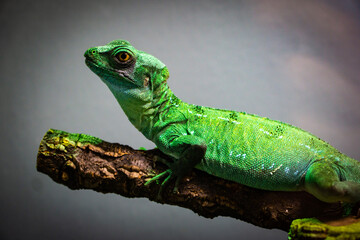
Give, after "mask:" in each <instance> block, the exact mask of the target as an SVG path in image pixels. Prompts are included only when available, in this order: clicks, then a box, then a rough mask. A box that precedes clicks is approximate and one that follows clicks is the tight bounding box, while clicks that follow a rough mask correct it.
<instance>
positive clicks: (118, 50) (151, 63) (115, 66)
mask: <svg viewBox="0 0 360 240" xmlns="http://www.w3.org/2000/svg"><path fill="white" fill-rule="evenodd" d="M84 56H85V62H86V65H87V66H88V67H89V68H90V69H91V70H92V71H93V72H94V73H95V74H97V75H98V76H99V77H100V78H101V80H102V81H103V82H104V83H105V84H106V85H108V87H109V88H110V90H111V91H112V92H113V93H114V95H115V97H116V98H117V100H118V101H119V100H120V99H121V98H123V97H125V96H126V97H127V100H129V97H130V98H132V99H133V100H140V101H149V99H150V98H152V96H153V94H154V92H155V91H156V89H158V88H159V87H160V86H161V85H164V83H166V80H167V79H168V77H169V72H168V70H167V68H166V66H165V65H164V64H163V63H162V62H161V61H160V60H158V59H157V58H155V57H153V56H151V55H150V54H147V53H145V52H142V51H139V50H137V49H135V48H134V47H133V46H131V45H130V43H129V42H127V41H125V40H115V41H112V42H110V43H108V44H106V45H104V46H99V47H93V48H90V49H88V50H87V51H86V52H85V54H84Z"/></svg>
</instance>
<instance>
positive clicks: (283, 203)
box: [37, 129, 359, 231]
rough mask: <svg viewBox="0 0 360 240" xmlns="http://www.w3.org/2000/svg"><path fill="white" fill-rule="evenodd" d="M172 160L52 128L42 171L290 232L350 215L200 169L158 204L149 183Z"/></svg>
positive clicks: (43, 147)
mask: <svg viewBox="0 0 360 240" xmlns="http://www.w3.org/2000/svg"><path fill="white" fill-rule="evenodd" d="M155 156H160V157H162V158H166V156H164V155H163V154H162V153H161V152H160V151H158V150H148V151H143V150H134V149H132V148H131V147H129V146H125V145H120V144H118V143H108V142H105V141H102V140H100V139H98V138H95V137H92V136H88V135H84V134H74V133H67V132H64V131H59V130H53V129H50V130H49V131H48V132H47V133H46V134H45V136H44V138H43V140H42V141H41V144H40V147H39V152H38V157H37V169H38V171H40V172H42V173H45V174H47V175H49V176H50V177H51V178H52V179H53V180H54V181H55V182H57V183H61V184H63V185H65V186H67V187H69V188H71V189H92V190H95V191H98V192H102V193H116V194H119V195H122V196H125V197H129V198H133V197H146V198H149V199H150V200H151V201H155V202H159V203H166V204H171V205H177V206H181V207H185V208H189V209H191V210H193V211H194V212H196V213H198V214H199V215H201V216H203V217H207V218H214V217H216V216H230V217H233V218H236V219H240V220H243V221H246V222H249V223H252V224H254V225H256V226H260V227H264V228H278V229H282V230H285V231H288V229H289V227H290V224H291V222H292V221H293V220H294V219H298V218H308V217H317V218H318V219H321V220H322V221H329V220H334V219H340V218H341V217H342V215H343V213H344V212H345V211H348V212H351V211H352V212H353V214H355V211H357V209H358V207H359V206H358V205H357V206H351V207H350V208H349V207H348V208H347V209H345V208H344V206H342V205H341V204H340V203H333V204H329V203H324V202H321V201H319V200H318V199H316V198H315V197H313V196H312V195H310V194H308V193H306V192H273V191H264V190H259V189H254V188H250V187H246V186H244V185H241V184H238V183H234V182H231V181H227V180H224V179H221V178H217V177H214V176H211V175H209V174H207V173H205V172H202V171H199V170H196V169H194V170H193V171H192V172H191V174H189V175H188V176H187V177H185V178H184V179H183V181H182V182H181V184H180V186H179V192H178V193H173V192H172V189H173V187H174V185H173V184H174V182H171V183H170V184H168V185H167V186H166V187H165V189H164V190H163V192H162V199H157V198H156V196H157V193H158V191H159V186H160V185H159V184H156V183H152V184H150V185H149V186H144V183H145V182H146V181H147V180H149V179H150V178H151V177H152V176H154V175H156V174H159V173H161V172H163V171H164V170H166V166H164V165H163V164H161V163H159V162H155V161H153V159H154V157H155Z"/></svg>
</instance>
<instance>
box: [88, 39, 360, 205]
mask: <svg viewBox="0 0 360 240" xmlns="http://www.w3.org/2000/svg"><path fill="white" fill-rule="evenodd" d="M85 57H86V64H87V65H88V67H89V68H90V69H91V70H92V71H93V72H94V73H96V74H97V75H98V76H99V77H100V78H101V79H102V81H103V82H104V83H105V84H106V85H107V86H108V87H109V89H110V90H111V92H112V93H113V94H114V96H115V98H116V99H117V101H118V102H119V104H120V105H121V107H122V109H123V110H124V112H125V114H126V115H127V117H128V118H129V120H130V122H131V123H132V124H133V125H134V126H135V127H136V128H137V129H138V130H139V131H141V132H142V133H143V134H144V136H145V137H146V138H148V139H150V140H151V141H153V142H154V143H155V144H156V146H157V147H158V148H159V149H160V150H161V151H162V152H164V153H165V154H167V155H169V156H170V157H171V158H172V161H166V162H165V163H166V164H167V165H168V166H169V169H168V170H167V171H166V172H164V173H162V174H160V175H158V176H156V177H154V178H153V179H152V180H150V182H152V181H154V180H156V179H159V178H161V177H165V176H167V177H166V179H165V181H164V182H163V183H165V182H166V181H167V180H168V179H170V178H171V177H176V183H175V188H177V185H178V184H179V181H180V179H181V178H182V177H183V176H184V175H185V174H186V173H188V172H189V171H190V170H191V169H192V168H193V167H196V168H198V169H200V170H203V171H205V172H207V173H209V174H212V175H215V176H218V177H221V178H224V179H227V180H232V181H235V182H238V183H241V184H245V185H247V186H250V187H255V188H259V189H264V190H274V191H301V190H305V191H307V192H309V193H311V194H313V195H314V196H315V197H317V198H319V199H320V200H322V201H326V202H336V201H344V202H357V201H360V163H359V162H358V161H356V160H355V159H352V158H350V157H348V156H346V155H344V154H342V153H340V152H339V151H338V150H336V149H335V148H334V147H332V146H330V145H329V144H328V143H326V142H325V141H323V140H321V139H319V138H317V137H316V136H314V135H312V134H310V133H308V132H306V131H304V130H301V129H299V128H296V127H294V126H292V125H289V124H286V123H282V122H280V121H275V120H270V119H268V118H262V117H259V116H256V115H251V114H246V113H242V112H236V111H230V110H221V109H214V108H210V107H203V106H196V105H192V104H187V103H185V102H183V101H181V100H180V99H178V98H177V97H176V96H175V95H174V94H173V93H172V91H171V90H170V88H169V87H168V85H167V83H166V81H167V79H168V78H169V73H168V70H167V68H166V66H165V65H164V64H163V63H162V62H161V61H160V60H158V59H156V58H155V57H153V56H151V55H149V54H147V53H145V52H142V51H139V50H137V49H135V48H134V47H133V46H131V45H130V44H129V43H128V42H127V41H124V40H115V41H112V42H110V43H109V44H107V45H105V46H100V47H95V48H90V49H88V50H87V51H86V53H85Z"/></svg>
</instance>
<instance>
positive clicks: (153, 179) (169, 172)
mask: <svg viewBox="0 0 360 240" xmlns="http://www.w3.org/2000/svg"><path fill="white" fill-rule="evenodd" d="M165 176H166V178H165V180H164V181H162V183H161V186H160V189H159V192H158V195H157V197H156V199H158V200H161V193H162V190H163V188H164V186H165V184H167V183H168V182H169V180H170V179H171V178H173V177H175V174H174V172H173V171H172V170H171V169H170V168H169V169H167V170H166V171H164V172H162V173H160V174H158V175H156V176H155V177H153V178H151V179H150V180H148V181H147V182H146V183H145V184H144V185H145V186H147V185H149V184H150V183H152V182H154V181H157V180H159V179H161V178H163V177H165ZM179 183H180V178H177V179H176V181H175V187H174V189H173V192H174V193H177V192H178V185H179Z"/></svg>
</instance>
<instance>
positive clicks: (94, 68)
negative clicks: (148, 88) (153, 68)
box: [85, 57, 135, 83]
mask: <svg viewBox="0 0 360 240" xmlns="http://www.w3.org/2000/svg"><path fill="white" fill-rule="evenodd" d="M85 64H86V65H87V66H88V67H89V68H90V69H91V70H92V71H93V72H94V73H96V74H97V75H99V73H100V72H99V70H102V72H107V73H111V74H113V75H120V76H121V77H123V78H125V79H126V80H127V81H129V82H131V83H135V81H134V80H133V79H132V78H131V77H130V76H128V75H127V74H125V73H123V72H120V71H117V70H114V69H109V68H106V67H103V66H100V65H99V64H97V63H96V62H94V61H93V60H92V59H91V58H88V57H86V58H85Z"/></svg>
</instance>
